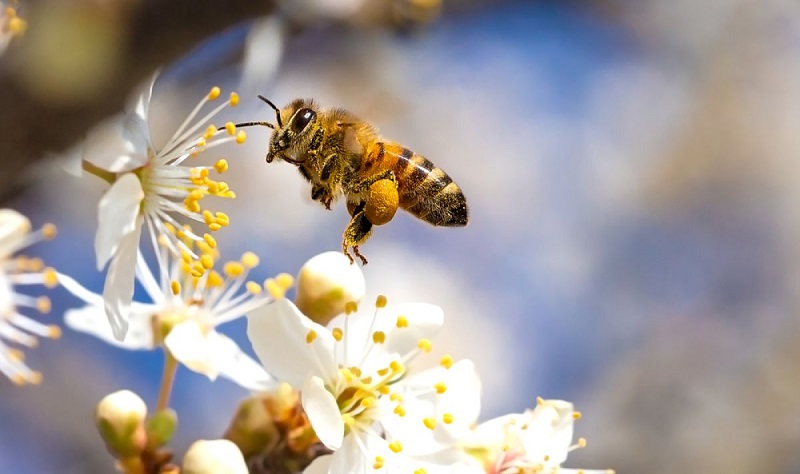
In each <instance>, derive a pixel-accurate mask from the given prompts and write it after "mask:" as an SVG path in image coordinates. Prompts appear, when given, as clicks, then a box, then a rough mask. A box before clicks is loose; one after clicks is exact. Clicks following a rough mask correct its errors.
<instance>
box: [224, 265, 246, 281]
mask: <svg viewBox="0 0 800 474" xmlns="http://www.w3.org/2000/svg"><path fill="white" fill-rule="evenodd" d="M222 271H223V272H225V275H227V276H228V277H230V278H236V277H239V276H241V275H242V274H243V273H244V265H242V264H241V263H239V262H228V263H226V264H225V266H224V267H222Z"/></svg>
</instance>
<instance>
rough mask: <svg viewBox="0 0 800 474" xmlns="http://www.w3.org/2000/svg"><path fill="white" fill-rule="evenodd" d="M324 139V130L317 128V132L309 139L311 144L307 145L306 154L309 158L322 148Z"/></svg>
mask: <svg viewBox="0 0 800 474" xmlns="http://www.w3.org/2000/svg"><path fill="white" fill-rule="evenodd" d="M324 137H325V130H323V129H322V128H318V129H317V132H316V133H314V136H313V137H311V143H309V145H308V154H309V155H311V156H315V155H316V154H317V152H319V150H320V148H322V139H323V138H324Z"/></svg>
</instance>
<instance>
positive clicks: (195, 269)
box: [189, 262, 206, 278]
mask: <svg viewBox="0 0 800 474" xmlns="http://www.w3.org/2000/svg"><path fill="white" fill-rule="evenodd" d="M190 268H191V271H190V272H189V274H190V275H192V276H193V277H195V278H200V277H201V276H203V275H204V274H205V273H206V269H205V268H203V264H202V263H200V262H193V263H192V265H191V267H190Z"/></svg>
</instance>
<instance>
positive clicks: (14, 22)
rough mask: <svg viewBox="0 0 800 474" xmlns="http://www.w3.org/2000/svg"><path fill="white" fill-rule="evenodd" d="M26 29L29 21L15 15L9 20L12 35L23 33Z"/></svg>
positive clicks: (9, 29)
mask: <svg viewBox="0 0 800 474" xmlns="http://www.w3.org/2000/svg"><path fill="white" fill-rule="evenodd" d="M26 29H28V22H26V21H25V20H23V19H22V18H20V17H18V16H15V17H14V18H11V19H10V20H8V31H9V33H11V36H17V35H21V34H22V33H24V32H25V30H26Z"/></svg>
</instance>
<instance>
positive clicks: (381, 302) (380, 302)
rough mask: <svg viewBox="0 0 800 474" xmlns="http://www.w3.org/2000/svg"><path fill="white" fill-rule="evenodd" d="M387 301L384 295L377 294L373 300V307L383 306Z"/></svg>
mask: <svg viewBox="0 0 800 474" xmlns="http://www.w3.org/2000/svg"><path fill="white" fill-rule="evenodd" d="M387 302H388V300H387V299H386V297H385V296H383V295H378V299H377V300H375V307H376V308H385V307H386V303H387Z"/></svg>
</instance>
